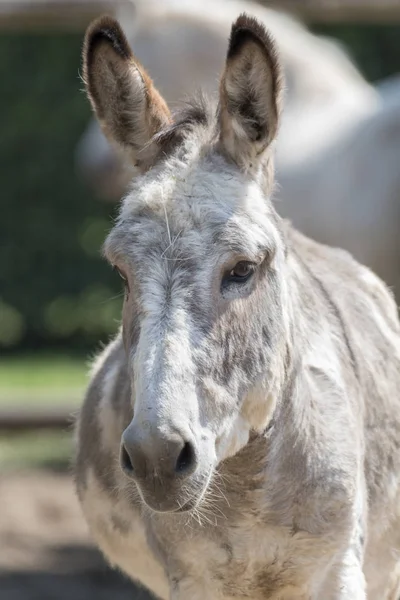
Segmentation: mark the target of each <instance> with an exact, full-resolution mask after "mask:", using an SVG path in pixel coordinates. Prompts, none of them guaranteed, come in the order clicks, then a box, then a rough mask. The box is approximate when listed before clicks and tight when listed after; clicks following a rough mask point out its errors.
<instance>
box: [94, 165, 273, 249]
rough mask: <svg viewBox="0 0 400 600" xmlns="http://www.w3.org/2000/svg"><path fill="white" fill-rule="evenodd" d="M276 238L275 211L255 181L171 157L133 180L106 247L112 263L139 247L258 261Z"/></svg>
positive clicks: (230, 169)
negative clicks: (223, 252)
mask: <svg viewBox="0 0 400 600" xmlns="http://www.w3.org/2000/svg"><path fill="white" fill-rule="evenodd" d="M277 240H278V231H277V228H276V213H275V212H274V210H273V208H272V205H271V203H270V201H269V200H268V199H266V198H265V195H264V193H263V191H262V189H261V188H260V186H259V185H258V183H257V182H256V181H255V180H254V179H251V178H249V177H247V176H246V175H243V174H242V173H240V172H239V171H238V170H237V169H236V168H235V167H234V166H231V165H229V164H226V163H225V162H224V161H223V160H220V159H218V158H217V159H214V160H213V161H211V160H210V159H199V160H197V161H196V163H195V164H193V162H192V163H189V164H187V163H182V161H179V160H178V159H173V160H171V161H169V163H167V164H166V165H163V168H162V169H161V168H155V169H152V170H151V171H150V172H149V173H148V174H147V175H145V176H142V177H139V178H137V179H136V180H135V181H134V182H133V184H132V187H131V190H130V193H129V194H128V196H127V197H126V198H125V200H124V202H123V204H122V208H121V212H120V217H119V219H118V222H117V224H116V226H115V227H114V229H113V231H112V232H111V234H110V235H109V237H108V240H107V242H106V246H105V248H106V253H107V255H108V256H109V258H111V259H112V258H113V256H115V257H116V256H117V255H124V254H125V253H126V252H129V253H131V252H134V251H135V248H138V247H139V246H141V247H142V248H152V249H153V250H154V252H152V253H151V254H154V253H156V252H159V251H160V250H161V251H164V250H167V249H168V250H169V251H171V252H172V251H173V250H174V249H176V250H177V251H178V250H179V251H182V250H185V251H188V252H190V253H191V255H193V254H194V255H196V254H197V255H203V254H204V253H207V254H208V253H210V251H211V252H212V249H213V248H216V247H220V249H223V250H226V251H227V252H233V253H235V254H243V255H246V256H248V257H249V258H252V257H254V258H257V257H258V255H259V254H260V253H262V252H263V251H264V250H271V249H274V248H275V246H276V245H277V243H278V242H277Z"/></svg>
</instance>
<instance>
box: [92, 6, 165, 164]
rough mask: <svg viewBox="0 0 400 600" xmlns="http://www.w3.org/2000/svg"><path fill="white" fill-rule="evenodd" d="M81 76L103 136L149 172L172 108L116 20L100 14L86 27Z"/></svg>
mask: <svg viewBox="0 0 400 600" xmlns="http://www.w3.org/2000/svg"><path fill="white" fill-rule="evenodd" d="M83 78H84V82H85V86H86V92H87V95H88V97H89V99H90V102H91V104H92V107H93V109H94V111H95V113H96V115H97V118H98V120H99V122H100V125H101V127H102V129H103V131H104V133H105V135H106V136H107V137H108V138H109V139H110V141H114V142H116V143H117V145H118V146H120V147H122V149H123V150H125V152H128V154H130V156H131V157H132V159H133V161H134V163H135V164H136V165H137V166H138V167H140V168H142V170H146V168H148V166H149V165H150V164H151V162H152V158H153V157H154V154H155V153H156V151H157V149H156V144H155V143H153V142H152V138H153V136H154V135H155V134H156V133H158V132H159V131H160V129H161V128H162V127H163V126H164V125H166V124H167V123H168V122H169V120H170V112H169V110H168V107H167V105H166V103H165V101H164V100H163V98H162V97H161V96H160V94H159V93H158V91H157V90H156V88H155V87H154V85H153V82H152V81H151V79H150V77H149V76H148V75H147V73H146V71H145V70H144V68H143V67H142V65H141V64H140V63H139V62H138V61H137V60H136V59H135V57H134V55H133V53H132V51H131V49H130V47H129V44H128V41H127V39H126V37H125V35H124V33H123V31H122V29H121V27H120V25H119V23H118V22H117V21H116V20H115V19H113V18H111V17H107V16H105V17H100V18H99V19H97V20H96V21H94V22H93V23H92V24H91V25H90V26H89V27H88V29H87V31H86V36H85V42H84V46H83Z"/></svg>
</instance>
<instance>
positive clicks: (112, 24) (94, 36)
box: [83, 15, 132, 67]
mask: <svg viewBox="0 0 400 600" xmlns="http://www.w3.org/2000/svg"><path fill="white" fill-rule="evenodd" d="M101 44H108V45H110V46H111V48H112V49H113V50H114V52H115V53H116V54H118V55H119V56H120V57H121V58H123V59H125V60H126V59H129V58H132V51H131V49H130V47H129V44H128V40H127V39H126V37H125V34H124V32H123V31H122V29H121V26H120V24H119V23H118V21H116V20H115V19H113V18H112V17H109V16H108V15H103V16H102V17H99V18H98V19H96V20H95V21H93V23H91V25H89V27H88V29H87V31H86V35H85V41H84V51H83V56H84V57H85V59H86V60H85V63H86V64H84V67H89V66H90V65H91V63H92V61H93V57H94V54H95V52H96V50H97V48H98V46H100V45H101Z"/></svg>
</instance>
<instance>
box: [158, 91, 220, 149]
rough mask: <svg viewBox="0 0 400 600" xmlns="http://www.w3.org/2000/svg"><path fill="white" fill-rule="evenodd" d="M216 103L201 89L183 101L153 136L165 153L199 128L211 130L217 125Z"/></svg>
mask: <svg viewBox="0 0 400 600" xmlns="http://www.w3.org/2000/svg"><path fill="white" fill-rule="evenodd" d="M214 108H215V103H214V102H213V101H212V99H211V98H208V97H207V96H206V94H205V93H204V92H203V91H202V90H199V92H198V93H197V95H196V96H190V97H187V98H185V99H184V100H182V101H181V103H180V106H179V107H178V108H177V109H176V110H175V111H174V113H173V115H172V121H171V122H169V123H167V124H166V125H164V127H162V128H161V130H160V131H158V132H157V133H156V134H155V135H154V136H153V138H152V141H153V142H155V143H156V144H157V145H158V147H159V148H160V150H161V153H162V154H163V155H165V154H170V153H171V152H173V151H174V150H176V147H177V146H178V145H180V143H182V142H183V140H184V139H186V138H187V136H188V135H190V134H191V133H193V132H194V131H195V130H197V129H198V128H201V129H203V130H205V129H207V130H209V131H210V132H211V131H212V130H213V129H214V127H215V125H216V122H217V121H216V119H215V110H214Z"/></svg>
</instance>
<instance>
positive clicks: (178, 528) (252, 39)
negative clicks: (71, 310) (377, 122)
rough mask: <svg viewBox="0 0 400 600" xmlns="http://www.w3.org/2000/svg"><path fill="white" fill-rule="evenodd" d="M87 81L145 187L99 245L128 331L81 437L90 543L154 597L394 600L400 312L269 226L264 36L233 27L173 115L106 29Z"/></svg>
mask: <svg viewBox="0 0 400 600" xmlns="http://www.w3.org/2000/svg"><path fill="white" fill-rule="evenodd" d="M84 78H85V82H86V88H87V92H88V95H89V98H90V100H91V103H92V106H93V108H94V110H95V112H96V114H97V117H98V118H99V120H100V122H101V123H102V126H103V127H104V129H105V131H106V132H107V134H108V135H109V136H110V137H112V138H114V140H115V142H116V143H117V144H118V145H119V146H120V148H121V149H123V151H124V152H125V153H126V155H127V156H128V157H129V159H130V160H132V161H133V162H134V163H135V164H136V166H137V168H138V169H139V170H140V172H141V174H140V175H138V176H137V178H135V179H134V180H133V181H132V183H131V186H130V191H129V193H128V194H127V196H126V198H125V200H124V202H123V204H122V207H121V210H120V214H119V217H118V219H117V221H116V223H115V225H114V227H113V229H112V231H111V233H110V235H109V236H108V238H107V241H106V244H105V253H106V256H107V258H108V260H109V262H110V263H111V264H112V265H114V266H115V268H117V269H118V270H119V272H120V274H121V277H122V278H123V280H124V282H125V301H124V308H123V326H122V331H121V333H120V334H118V336H117V337H116V339H115V340H114V341H113V342H112V343H111V344H110V345H109V346H108V347H107V348H106V349H105V351H104V352H103V353H102V355H101V356H100V357H99V359H98V362H97V363H96V366H95V368H94V372H93V376H92V381H91V384H90V386H89V390H88V392H87V396H86V399H85V403H84V406H83V409H82V411H81V415H80V419H79V422H78V427H77V440H78V455H77V462H76V477H77V489H78V494H79V498H80V501H81V503H82V506H83V510H84V514H85V516H86V519H87V520H88V523H89V525H90V528H91V530H92V533H93V535H94V537H95V539H96V540H97V543H98V544H99V546H100V547H101V548H102V550H103V552H104V553H105V555H106V556H107V557H108V558H109V560H110V561H111V562H112V563H113V564H115V565H118V566H119V567H120V568H122V569H123V570H124V571H125V572H126V573H128V574H129V575H130V576H131V577H132V578H133V579H136V580H139V581H141V582H142V583H143V584H144V585H146V586H147V587H149V588H150V589H152V590H153V591H154V593H156V594H157V595H158V596H159V597H160V598H163V599H165V600H167V599H169V600H204V599H207V600H233V599H237V600H244V599H246V598H252V599H253V600H265V599H267V598H268V600H321V599H323V600H366V598H367V597H368V600H397V598H398V594H399V592H400V578H399V577H400V571H399V570H396V568H397V569H398V567H399V565H400V502H399V501H400V443H399V430H400V398H399V389H400V344H399V341H400V337H399V334H400V328H399V321H398V316H397V309H396V305H395V303H394V301H393V298H392V296H391V294H390V293H389V291H388V290H387V288H386V287H385V285H384V284H383V283H382V282H381V281H380V280H379V279H378V278H377V277H376V276H375V275H374V274H373V273H372V272H371V271H370V270H369V269H367V268H365V267H363V266H361V265H360V264H358V263H357V262H356V261H354V260H353V259H352V258H351V256H350V255H349V254H347V253H346V252H344V251H341V250H334V249H332V248H329V247H327V246H322V245H319V244H317V243H315V242H312V241H311V240H310V239H308V238H306V237H303V236H302V235H301V234H299V233H298V232H296V231H295V230H294V229H292V227H291V226H290V225H289V224H287V223H286V222H285V221H283V220H282V219H281V218H280V217H279V216H278V214H277V213H276V212H275V209H274V207H273V204H272V202H271V195H272V190H273V186H274V170H273V148H274V140H275V138H276V135H277V132H278V125H279V121H280V113H281V107H282V96H283V89H282V88H283V81H282V69H281V67H280V64H279V59H278V53H277V50H276V47H275V43H274V42H273V41H272V38H271V37H270V35H269V34H268V33H267V32H266V30H265V29H264V27H263V26H262V25H261V24H260V23H259V22H257V21H256V20H255V19H253V18H249V17H247V16H243V15H242V16H241V17H240V18H239V19H238V20H237V21H236V22H235V24H234V25H233V27H232V33H231V37H230V42H229V50H228V55H227V60H226V64H225V65H224V68H223V74H222V78H221V84H220V96H219V106H220V108H219V110H218V111H217V110H216V108H215V107H213V106H211V105H209V104H199V103H196V102H194V103H192V104H189V105H188V107H187V108H186V110H185V111H183V112H180V113H178V114H176V115H175V116H174V117H172V116H171V114H170V112H169V109H168V107H167V104H166V103H165V101H164V100H163V98H162V97H161V95H160V94H159V93H158V92H157V90H156V89H155V88H154V86H153V85H152V83H151V80H150V78H149V77H148V75H147V73H146V72H145V71H144V69H143V68H142V67H141V66H140V65H139V64H138V63H137V62H136V60H135V58H134V56H133V55H132V53H131V50H130V47H129V44H128V42H127V40H126V38H125V37H124V35H123V33H122V30H121V29H120V27H119V25H118V23H117V22H116V21H114V20H112V19H110V18H103V19H100V20H99V21H97V22H95V23H94V24H93V25H92V26H91V27H90V28H89V30H88V32H87V35H86V40H85V46H84Z"/></svg>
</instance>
